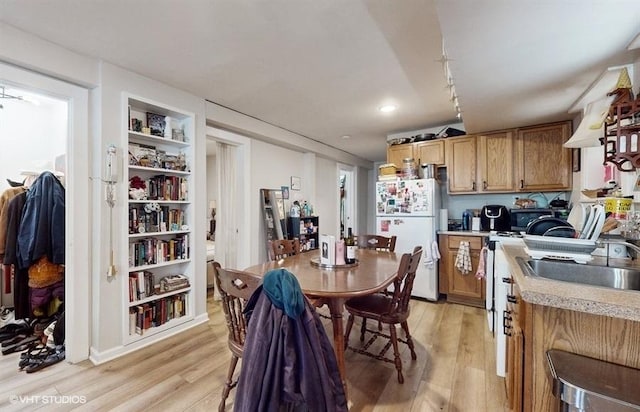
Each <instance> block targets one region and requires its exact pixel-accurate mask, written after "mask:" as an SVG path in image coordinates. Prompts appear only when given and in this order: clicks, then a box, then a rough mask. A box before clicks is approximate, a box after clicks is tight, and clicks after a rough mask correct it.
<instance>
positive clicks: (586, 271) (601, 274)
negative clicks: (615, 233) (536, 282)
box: [516, 257, 640, 290]
mask: <svg viewBox="0 0 640 412" xmlns="http://www.w3.org/2000/svg"><path fill="white" fill-rule="evenodd" d="M516 260H517V262H518V265H520V268H521V269H522V271H523V272H524V274H525V275H527V276H537V277H542V278H545V279H552V280H560V281H562V282H572V283H580V284H583V285H591V286H604V287H607V288H615V289H625V290H640V268H628V267H613V266H599V265H593V264H586V265H584V264H579V263H575V262H572V261H561V260H544V259H541V260H537V259H528V260H527V259H524V258H522V257H517V258H516Z"/></svg>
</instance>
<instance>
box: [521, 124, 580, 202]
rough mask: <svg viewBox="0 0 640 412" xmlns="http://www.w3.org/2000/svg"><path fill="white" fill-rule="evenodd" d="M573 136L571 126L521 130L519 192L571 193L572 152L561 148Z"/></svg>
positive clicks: (537, 127)
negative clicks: (563, 191)
mask: <svg viewBox="0 0 640 412" xmlns="http://www.w3.org/2000/svg"><path fill="white" fill-rule="evenodd" d="M569 137H571V123H570V122H562V123H555V124H550V125H545V126H535V127H526V128H522V129H518V137H517V141H516V157H517V167H516V170H517V181H516V185H517V189H518V190H520V191H525V192H531V191H551V190H571V186H572V180H573V173H572V159H571V149H567V148H565V147H563V146H562V145H563V144H564V143H565V142H566V141H567V140H569Z"/></svg>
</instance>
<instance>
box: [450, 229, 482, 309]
mask: <svg viewBox="0 0 640 412" xmlns="http://www.w3.org/2000/svg"><path fill="white" fill-rule="evenodd" d="M461 241H467V242H469V244H470V251H469V256H470V258H471V271H470V272H469V273H467V274H464V275H463V274H462V273H461V272H460V271H459V270H458V268H456V256H457V255H458V250H459V245H460V242H461ZM482 242H483V238H482V237H479V236H455V235H451V236H447V239H446V240H444V241H442V242H440V246H441V254H442V256H443V259H442V262H441V265H440V268H443V269H444V273H442V274H441V277H446V290H442V289H440V293H444V294H446V295H447V300H448V301H450V302H455V303H462V304H466V305H471V306H478V307H484V305H485V303H484V297H485V286H484V281H483V280H479V279H476V277H475V272H476V270H477V268H478V263H479V261H480V249H481V248H482ZM443 246H444V247H443Z"/></svg>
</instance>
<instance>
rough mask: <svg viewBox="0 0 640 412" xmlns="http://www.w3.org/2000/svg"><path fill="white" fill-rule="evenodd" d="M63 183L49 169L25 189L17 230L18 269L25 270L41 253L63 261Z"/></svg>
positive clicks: (55, 260)
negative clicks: (25, 193) (20, 218)
mask: <svg viewBox="0 0 640 412" xmlns="http://www.w3.org/2000/svg"><path fill="white" fill-rule="evenodd" d="M64 200H65V193H64V186H62V183H60V180H58V178H57V177H55V176H54V175H53V173H51V172H43V173H42V174H41V175H40V176H38V178H37V179H36V180H35V181H34V182H33V185H32V186H31V187H30V188H29V190H28V191H27V200H26V203H25V205H24V210H23V212H22V220H21V221H20V229H19V232H18V243H17V257H18V259H17V260H18V262H17V263H18V268H21V269H27V268H29V266H31V265H32V264H33V263H34V262H35V261H37V260H38V259H40V258H41V257H42V256H45V255H46V256H47V258H48V259H49V261H50V262H51V263H58V264H64V251H65V243H64V242H65V240H64V232H65V221H64Z"/></svg>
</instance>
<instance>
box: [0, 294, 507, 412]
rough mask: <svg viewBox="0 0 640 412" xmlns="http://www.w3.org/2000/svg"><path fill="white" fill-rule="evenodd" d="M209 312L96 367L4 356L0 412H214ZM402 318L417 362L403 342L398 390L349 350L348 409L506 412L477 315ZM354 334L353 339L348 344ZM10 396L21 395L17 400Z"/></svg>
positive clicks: (215, 319) (419, 311)
mask: <svg viewBox="0 0 640 412" xmlns="http://www.w3.org/2000/svg"><path fill="white" fill-rule="evenodd" d="M208 309H209V314H210V320H209V323H208V324H207V325H200V326H197V327H195V328H193V329H191V330H189V331H187V332H185V333H182V334H180V335H179V336H175V337H172V338H169V339H167V340H165V341H163V342H160V343H158V344H155V345H153V346H150V347H148V348H145V349H141V350H139V351H137V352H135V353H133V354H130V355H127V356H124V357H121V358H119V359H116V360H114V361H111V362H107V363H105V364H102V365H99V366H93V365H92V364H91V363H90V362H89V361H85V362H81V363H79V364H75V365H71V364H68V363H66V362H62V363H59V364H57V365H53V366H51V367H49V368H46V369H44V370H42V371H39V372H36V373H33V374H26V373H25V372H19V371H18V368H17V364H18V358H19V354H11V355H5V356H2V357H1V358H0V410H2V411H11V410H34V409H41V410H46V411H50V410H72V409H73V410H88V411H112V410H119V411H144V410H149V411H152V410H153V411H156V410H162V411H211V410H217V406H218V403H219V401H220V394H221V392H222V387H221V385H222V384H223V382H224V377H225V374H226V371H227V366H228V362H229V359H230V355H229V351H228V349H227V336H226V333H227V332H226V327H225V324H224V316H223V315H222V313H221V310H220V307H219V304H218V302H215V301H213V299H211V298H210V299H209V302H208ZM409 321H410V325H409V326H410V329H411V332H412V335H413V337H414V341H415V343H416V346H417V348H416V351H417V354H418V359H417V360H416V361H412V360H411V356H410V355H409V353H408V351H406V346H405V345H401V349H402V350H403V351H404V354H403V360H404V363H403V371H404V376H405V383H404V384H402V385H401V384H399V383H398V382H397V380H396V373H395V369H394V367H393V365H392V364H387V363H384V362H380V361H376V360H374V359H370V358H368V357H366V356H363V355H359V354H356V353H354V352H351V351H348V352H347V354H346V363H347V384H348V388H349V403H350V405H351V411H372V412H382V411H398V410H403V411H416V412H417V411H421V412H422V411H450V412H465V411H476V412H482V411H491V412H493V411H503V410H507V409H506V408H505V407H504V405H505V402H506V400H505V391H504V380H503V379H502V378H498V377H497V376H496V374H495V351H494V347H495V346H494V341H493V338H492V336H491V334H490V333H489V332H488V330H487V327H486V322H485V315H484V311H483V310H481V309H477V308H471V307H466V306H461V305H454V304H448V303H442V302H440V303H437V304H436V303H430V302H423V301H418V300H414V301H412V313H411V318H410V320H409ZM326 322H327V323H326V326H327V332H328V334H329V336H331V333H332V332H331V329H330V323H329V321H328V320H327V321H326ZM356 327H357V325H356V326H354V331H353V332H352V335H351V342H352V343H355V344H357V342H358V336H357V333H356V331H357V330H359V329H356ZM52 395H55V396H57V397H51V396H52ZM64 395H66V396H68V397H69V398H64V397H63V396H64ZM234 395H235V390H234V391H232V392H231V395H230V397H229V399H228V400H227V410H228V411H231V410H233V397H234ZM18 396H22V397H23V398H22V399H20V398H18V400H17V401H16V397H18ZM24 396H31V398H24ZM35 396H49V397H48V398H39V399H37V398H35ZM83 399H84V400H86V402H84V403H75V404H74V403H69V402H78V401H82V400H83ZM12 401H13V402H12ZM45 402H48V403H45ZM54 402H59V403H57V404H56V403H54ZM60 402H67V403H60Z"/></svg>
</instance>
